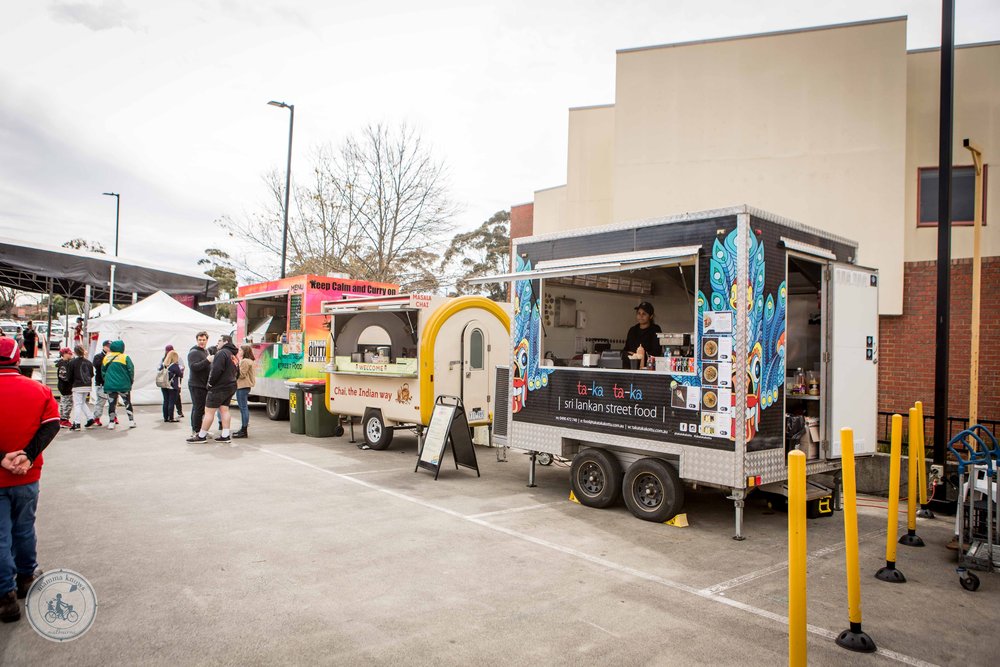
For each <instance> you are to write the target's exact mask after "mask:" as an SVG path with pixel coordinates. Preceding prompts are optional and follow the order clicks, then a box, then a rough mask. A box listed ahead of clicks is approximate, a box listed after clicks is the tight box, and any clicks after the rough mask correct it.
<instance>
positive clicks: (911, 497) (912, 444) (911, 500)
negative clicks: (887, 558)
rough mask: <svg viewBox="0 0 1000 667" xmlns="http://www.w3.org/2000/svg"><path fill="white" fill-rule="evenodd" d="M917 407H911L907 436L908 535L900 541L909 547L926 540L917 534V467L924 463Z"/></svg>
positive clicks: (921, 543) (921, 544) (919, 545)
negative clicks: (918, 448) (918, 447)
mask: <svg viewBox="0 0 1000 667" xmlns="http://www.w3.org/2000/svg"><path fill="white" fill-rule="evenodd" d="M917 422H918V419H917V409H916V408H910V421H909V424H908V428H909V434H908V436H909V437H907V441H908V442H907V450H906V467H907V472H908V473H909V475H908V482H907V485H906V486H907V489H906V535H903V536H902V537H901V538H899V543H900V544H902V545H903V546H907V547H922V546H924V541H923V540H922V539H920V536H919V535H917V486H918V485H919V482H918V481H917V468H918V467H919V466H920V465H921V464H922V463H923V459H924V457H923V456H919V457H918V456H917V445H918V443H919V442H920V436H919V435H917V431H918V430H919V428H920V426H919V425H918V423H917Z"/></svg>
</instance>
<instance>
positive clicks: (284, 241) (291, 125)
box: [268, 100, 295, 278]
mask: <svg viewBox="0 0 1000 667" xmlns="http://www.w3.org/2000/svg"><path fill="white" fill-rule="evenodd" d="M268 104H270V105H271V106H272V107H281V108H284V109H288V110H289V111H290V112H291V115H290V116H289V118H288V166H287V167H286V169H285V224H284V226H283V227H282V230H281V277H282V278H284V277H285V263H286V258H287V256H288V197H289V194H290V193H291V190H292V132H293V130H294V129H295V105H294V104H285V103H284V102H275V101H274V100H271V101H270V102H268Z"/></svg>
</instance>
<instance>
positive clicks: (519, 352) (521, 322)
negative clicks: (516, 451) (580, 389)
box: [510, 257, 552, 412]
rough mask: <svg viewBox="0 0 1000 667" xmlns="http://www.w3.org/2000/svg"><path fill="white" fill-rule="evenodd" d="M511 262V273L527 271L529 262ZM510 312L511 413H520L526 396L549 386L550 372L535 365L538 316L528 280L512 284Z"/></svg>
mask: <svg viewBox="0 0 1000 667" xmlns="http://www.w3.org/2000/svg"><path fill="white" fill-rule="evenodd" d="M515 259H516V264H515V270H517V271H530V270H531V262H530V261H525V260H524V259H522V258H521V257H516V258H515ZM513 310H514V320H513V323H512V326H511V331H510V338H511V341H512V342H513V343H514V364H513V367H514V373H513V375H514V377H513V378H512V380H511V384H512V385H513V386H512V389H511V411H512V412H520V411H521V408H523V407H524V406H525V404H527V402H528V393H529V392H532V391H535V390H536V389H540V388H541V387H544V386H546V385H547V384H548V383H549V375H550V374H551V373H552V369H551V368H544V367H542V366H541V365H540V364H539V363H538V356H539V355H538V352H539V338H540V336H541V329H542V317H541V312H540V310H539V308H538V299H536V298H535V295H534V293H533V291H532V289H531V281H530V280H518V281H515V282H514V303H513Z"/></svg>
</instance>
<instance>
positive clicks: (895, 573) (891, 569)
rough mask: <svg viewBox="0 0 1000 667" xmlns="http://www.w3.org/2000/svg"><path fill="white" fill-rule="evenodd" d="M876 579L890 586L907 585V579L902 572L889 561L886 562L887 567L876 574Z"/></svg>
mask: <svg viewBox="0 0 1000 667" xmlns="http://www.w3.org/2000/svg"><path fill="white" fill-rule="evenodd" d="M875 578H876V579H878V580H879V581H885V582H888V583H890V584H905V583H906V577H904V576H903V573H902V572H900V571H899V570H897V569H896V564H895V563H893V562H892V561H888V560H887V561H886V562H885V567H883V568H881V569H879V571H878V572H876V573H875Z"/></svg>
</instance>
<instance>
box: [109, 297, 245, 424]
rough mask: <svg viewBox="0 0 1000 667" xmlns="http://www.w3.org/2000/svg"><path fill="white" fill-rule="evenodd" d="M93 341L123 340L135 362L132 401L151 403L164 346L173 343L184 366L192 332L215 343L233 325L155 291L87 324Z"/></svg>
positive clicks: (158, 397) (156, 397) (157, 395)
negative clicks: (205, 336)
mask: <svg viewBox="0 0 1000 667" xmlns="http://www.w3.org/2000/svg"><path fill="white" fill-rule="evenodd" d="M90 324H91V331H92V332H96V333H97V340H99V341H103V340H118V339H121V340H123V341H125V353H126V354H128V355H129V356H130V357H131V358H132V363H133V364H134V365H135V383H134V384H133V386H132V403H133V404H135V405H154V404H159V403H161V402H162V401H163V395H162V393H161V392H160V388H159V387H157V386H156V371H157V369H158V368H159V366H160V361H161V360H162V359H163V354H164V351H165V349H166V347H167V345H173V346H174V349H176V350H177V353H178V354H180V356H181V363H182V364H183V365H185V366H187V352H188V350H189V349H191V346H192V345H194V338H195V334H196V333H198V332H199V331H207V332H208V336H209V338H208V341H209V345H215V343H216V341H217V340H218V339H219V336H221V335H223V334H230V333H232V331H233V325H232V324H230V323H229V322H224V321H222V320H217V319H215V318H212V317H209V316H208V315H203V314H201V313H199V312H198V311H196V310H193V309H191V308H188V307H187V306H185V305H184V304H182V303H180V302H178V301H177V300H176V299H174V298H173V297H171V296H169V295H167V294H165V293H163V292H156V293H155V294H152V295H150V296H148V297H146V298H145V299H143V300H142V301H140V302H139V303H137V304H135V305H133V306H129V307H128V308H123V309H121V310H119V311H117V312H115V313H112V314H110V315H105V316H104V317H101V318H100V319H97V320H94V321H92V322H91V323H90ZM187 380H188V377H187V373H185V375H184V381H183V383H182V384H183V386H182V389H181V391H182V395H183V401H184V405H185V407H188V406H190V405H191V396H190V395H189V394H188V390H187Z"/></svg>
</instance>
